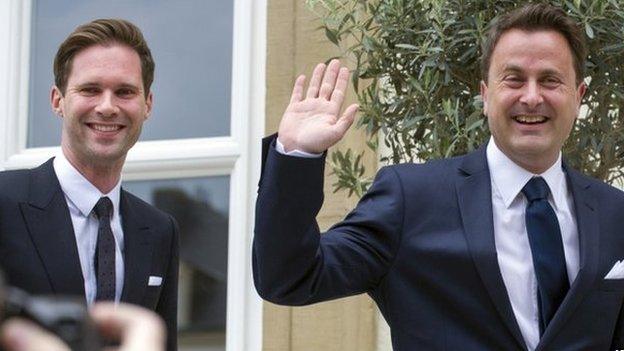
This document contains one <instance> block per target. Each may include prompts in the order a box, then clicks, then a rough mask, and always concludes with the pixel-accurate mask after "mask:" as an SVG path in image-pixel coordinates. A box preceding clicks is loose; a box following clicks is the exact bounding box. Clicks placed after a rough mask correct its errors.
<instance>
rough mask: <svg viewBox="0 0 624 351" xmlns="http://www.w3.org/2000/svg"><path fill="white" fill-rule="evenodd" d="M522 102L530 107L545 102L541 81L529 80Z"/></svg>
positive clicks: (521, 98)
mask: <svg viewBox="0 0 624 351" xmlns="http://www.w3.org/2000/svg"><path fill="white" fill-rule="evenodd" d="M520 102H521V103H523V104H525V105H527V106H528V107H529V108H534V107H537V106H539V105H540V104H541V103H543V102H544V97H543V96H542V89H541V86H540V84H539V82H536V81H529V82H527V84H525V86H524V89H523V91H522V96H521V97H520Z"/></svg>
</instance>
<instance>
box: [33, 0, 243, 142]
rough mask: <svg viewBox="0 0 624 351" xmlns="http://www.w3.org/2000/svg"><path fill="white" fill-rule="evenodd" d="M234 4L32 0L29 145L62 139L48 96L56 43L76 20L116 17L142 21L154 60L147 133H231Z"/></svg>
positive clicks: (215, 0)
mask: <svg viewBox="0 0 624 351" xmlns="http://www.w3.org/2000/svg"><path fill="white" fill-rule="evenodd" d="M233 11H234V10H233V1H232V0H210V1H205V0H176V1H167V0H81V1H75V0H54V1H42V0H39V1H37V0H33V16H32V18H33V20H32V30H31V33H32V34H31V35H32V38H31V62H30V84H29V86H30V91H29V117H28V122H29V123H28V137H27V146H28V147H42V146H54V145H59V144H60V135H61V133H60V130H61V121H60V119H59V118H58V117H56V116H55V115H54V114H53V113H52V111H51V108H50V98H49V96H50V88H51V87H52V85H53V84H54V76H53V73H52V64H53V61H54V55H55V54H56V51H57V49H58V46H59V45H60V44H61V42H62V41H63V40H64V39H65V38H66V37H67V35H68V34H69V33H70V32H72V31H73V30H74V28H75V27H77V26H78V25H80V24H83V23H86V22H88V21H91V20H93V19H96V18H111V17H112V18H124V19H127V20H130V21H131V22H133V23H134V24H136V25H137V26H138V27H139V28H141V30H142V32H143V35H144V36H145V38H146V40H147V42H148V44H149V46H150V48H151V50H152V55H153V56H154V61H155V62H156V73H155V77H154V84H153V85H152V92H153V93H154V110H153V113H152V116H151V117H150V119H149V120H148V121H147V122H146V123H145V124H144V127H143V133H142V135H141V140H161V139H181V138H203V137H213V136H225V135H229V133H230V86H231V68H232V27H233Z"/></svg>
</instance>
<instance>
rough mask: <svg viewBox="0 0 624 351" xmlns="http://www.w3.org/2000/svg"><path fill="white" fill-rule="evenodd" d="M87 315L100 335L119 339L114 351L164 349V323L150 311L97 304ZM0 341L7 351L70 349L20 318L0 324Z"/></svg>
mask: <svg viewBox="0 0 624 351" xmlns="http://www.w3.org/2000/svg"><path fill="white" fill-rule="evenodd" d="M90 315H91V317H92V318H93V320H94V322H95V324H96V325H97V327H98V330H99V331H100V333H101V334H102V335H103V336H105V337H107V338H109V339H112V340H119V342H120V346H119V348H118V349H117V350H118V351H141V350H154V351H162V350H164V345H165V328H164V324H163V322H162V320H161V319H160V318H159V317H158V316H157V315H156V314H154V313H153V312H152V311H148V310H146V309H143V308H141V307H137V306H132V305H127V304H119V305H115V304H113V303H98V304H95V305H94V306H93V307H92V308H91V310H90ZM0 342H1V343H2V346H3V347H5V349H6V350H7V351H70V348H69V347H68V346H67V345H66V344H64V343H63V342H62V341H61V340H60V339H59V338H57V337H56V336H54V335H52V334H50V333H48V332H47V331H45V330H43V329H42V328H40V327H39V326H37V325H35V324H34V323H32V322H29V321H26V320H23V319H20V318H11V319H9V320H8V321H7V322H5V323H4V325H2V328H1V329H0Z"/></svg>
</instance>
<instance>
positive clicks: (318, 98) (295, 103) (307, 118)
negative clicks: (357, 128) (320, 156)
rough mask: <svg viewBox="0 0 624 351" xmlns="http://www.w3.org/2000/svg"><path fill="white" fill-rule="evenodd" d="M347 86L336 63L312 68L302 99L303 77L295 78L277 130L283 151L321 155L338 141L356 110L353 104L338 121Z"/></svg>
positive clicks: (346, 73)
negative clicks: (306, 89) (308, 83)
mask: <svg viewBox="0 0 624 351" xmlns="http://www.w3.org/2000/svg"><path fill="white" fill-rule="evenodd" d="M348 82H349V70H348V69H347V68H346V67H340V61H338V60H332V61H331V62H330V63H329V65H327V67H326V66H325V65H324V64H322V63H321V64H318V65H317V66H316V68H315V69H314V72H313V73H312V78H311V80H310V85H309V87H308V91H307V92H306V94H305V97H304V95H303V93H304V85H305V76H303V75H301V76H299V77H298V78H297V80H296V82H295V86H294V88H293V92H292V95H291V98H290V103H289V105H288V107H287V108H286V111H285V112H284V116H283V117H282V121H281V122H280V126H279V133H278V137H279V140H280V142H281V143H282V144H283V145H284V148H285V149H286V151H290V150H295V149H296V150H300V151H304V152H309V153H321V152H324V151H325V150H327V149H328V148H329V147H331V146H332V145H334V144H336V143H337V142H338V141H339V140H340V139H342V137H343V136H344V135H345V133H346V132H347V130H348V129H349V127H350V126H351V124H352V123H353V119H354V118H355V113H356V112H357V109H358V106H357V104H353V105H350V106H349V107H347V108H346V109H345V111H344V113H343V114H342V116H340V117H339V113H340V109H341V108H342V104H343V102H344V97H345V91H346V89H347V85H348Z"/></svg>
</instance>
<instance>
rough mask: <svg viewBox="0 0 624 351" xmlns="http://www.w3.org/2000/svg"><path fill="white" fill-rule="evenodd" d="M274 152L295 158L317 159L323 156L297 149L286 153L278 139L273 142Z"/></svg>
mask: <svg viewBox="0 0 624 351" xmlns="http://www.w3.org/2000/svg"><path fill="white" fill-rule="evenodd" d="M275 150H277V152H279V153H280V154H282V155H288V156H295V157H303V158H319V157H321V156H323V154H322V153H320V154H315V153H310V152H305V151H301V150H298V149H294V150H290V151H286V149H285V148H284V144H282V142H280V140H279V137H278V138H277V139H276V140H275Z"/></svg>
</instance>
